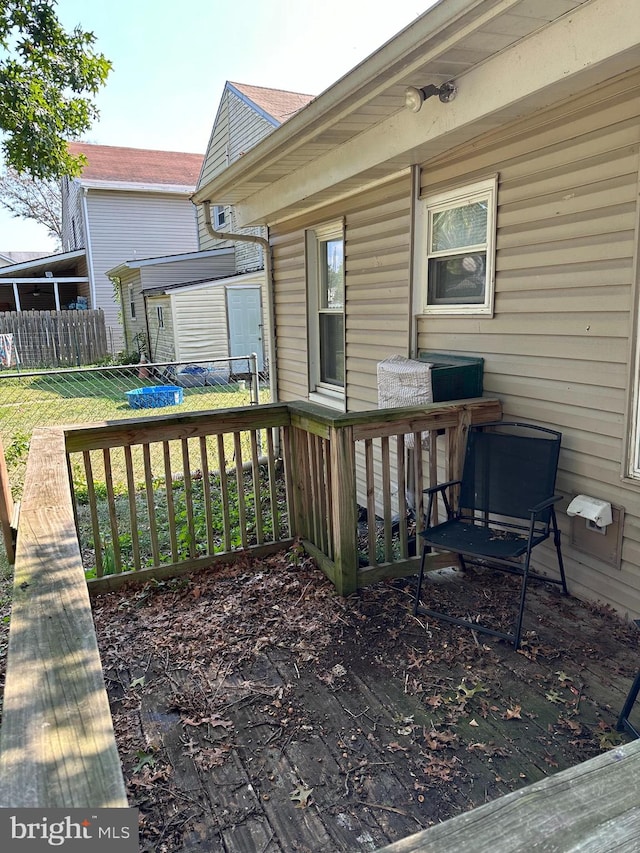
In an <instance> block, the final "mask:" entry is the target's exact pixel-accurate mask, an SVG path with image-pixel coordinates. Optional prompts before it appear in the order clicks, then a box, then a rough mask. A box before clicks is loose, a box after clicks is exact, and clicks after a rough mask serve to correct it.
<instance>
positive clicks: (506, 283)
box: [270, 73, 640, 618]
mask: <svg viewBox="0 0 640 853" xmlns="http://www.w3.org/2000/svg"><path fill="white" fill-rule="evenodd" d="M639 96H640V74H637V73H635V74H627V75H624V76H622V77H620V78H617V79H614V80H611V81H610V82H609V83H608V84H606V85H601V86H600V87H598V88H597V89H595V90H593V91H591V92H588V93H585V94H583V95H581V96H579V97H574V98H573V99H572V100H571V101H569V102H566V103H563V104H560V105H558V106H556V107H554V108H549V109H546V110H544V111H540V112H538V113H536V114H534V115H532V116H531V117H530V118H529V119H527V120H526V121H524V120H521V121H518V122H514V123H513V124H512V125H510V126H507V127H505V128H503V129H501V130H500V131H495V132H492V133H490V134H486V135H484V136H482V137H478V138H476V139H474V140H473V143H470V144H468V145H466V146H464V147H460V148H459V149H455V150H451V151H449V152H447V154H446V155H443V156H442V157H440V158H438V159H434V160H432V161H429V162H427V163H423V164H422V168H421V189H420V194H421V197H422V198H425V197H429V195H431V194H434V193H440V192H442V191H445V190H447V189H454V188H458V187H462V186H465V185H467V184H472V183H474V182H476V181H479V180H481V179H483V178H487V177H491V176H492V175H496V174H497V175H498V181H499V184H498V213H497V255H496V291H495V305H494V315H493V317H481V316H473V315H469V316H444V315H439V316H434V315H422V314H421V313H418V316H417V317H414V315H413V312H411V313H410V311H409V304H410V299H411V296H410V287H409V281H410V275H411V264H412V259H411V252H412V249H411V245H412V243H415V245H416V246H417V247H419V248H420V247H422V249H423V250H424V246H425V243H424V240H423V241H422V242H421V240H420V235H417V234H414V235H412V225H411V222H412V218H411V205H412V202H411V190H410V187H409V183H408V181H404V180H402V181H398V182H396V183H395V184H393V185H387V186H384V187H382V188H379V189H378V190H375V191H371V192H369V193H363V194H361V195H359V196H356V197H355V198H353V199H350V200H349V199H348V200H345V201H343V202H342V203H341V204H340V205H339V206H338V205H335V206H333V207H331V208H329V207H328V208H326V209H325V210H322V211H318V212H317V213H316V214H314V218H313V221H311V220H310V218H309V217H307V218H304V219H303V218H299V219H296V220H294V221H292V222H291V223H287V224H286V225H285V224H279V225H277V226H275V227H272V229H271V231H270V234H271V239H272V244H273V258H274V281H275V318H276V338H277V356H278V391H279V395H280V398H281V399H282V400H292V399H296V398H306V397H307V396H308V379H307V355H308V353H307V331H306V328H307V316H306V295H305V290H306V289H305V272H304V260H305V258H304V255H305V250H304V229H305V228H306V227H310V226H312V225H315V224H318V223H320V222H322V221H328V220H331V219H332V218H334V217H336V216H338V215H342V216H344V218H345V234H346V242H345V257H346V365H347V408H348V410H350V411H353V410H358V409H367V408H372V407H374V406H375V405H376V365H377V362H378V361H380V360H381V359H382V358H384V357H385V356H387V355H390V354H392V353H400V354H413V355H415V354H416V350H417V349H430V350H437V351H438V350H439V351H449V352H452V353H458V354H470V355H478V356H481V357H483V358H484V360H485V378H484V394H485V396H492V397H494V396H495V397H498V398H500V399H501V401H502V403H503V406H504V417H505V419H514V418H515V419H521V420H527V421H534V422H538V423H541V424H544V425H547V426H550V427H552V428H556V429H559V430H560V431H561V432H562V433H563V449H562V453H561V461H560V469H559V474H558V491H559V492H560V493H561V494H562V496H563V500H562V502H561V503H560V505H559V509H560V512H559V520H560V524H561V528H562V531H563V550H564V554H565V561H566V565H567V571H568V577H569V583H570V587H571V591H572V592H573V593H574V594H576V595H578V596H580V597H582V598H586V599H592V600H600V601H604V602H606V603H608V604H609V605H611V606H613V607H615V608H616V609H617V610H618V611H620V612H621V613H623V614H629V615H630V616H632V617H634V618H635V617H638V616H639V615H640V574H639V569H638V566H640V504H639V503H638V492H639V490H640V482H638V481H632V480H630V479H628V478H625V476H624V475H625V464H626V458H627V444H628V434H629V418H630V407H631V398H632V396H633V392H634V389H633V387H632V386H633V384H634V381H635V380H634V370H633V352H634V341H635V337H636V336H637V334H638V332H637V329H638V323H637V317H636V315H637V312H638V308H637V304H638V298H639V295H638V293H637V289H638V283H637V277H638V221H639V206H638V191H639V184H640V181H639V168H640V164H639V153H638V150H639V145H640V97H639ZM420 203H421V202H420V201H417V202H416V204H420ZM419 248H418V250H419ZM421 286H422V282H418V281H415V282H414V283H413V289H415V290H419V289H420V287H421ZM414 322H415V324H416V341H415V343H413V344H412V343H410V334H411V329H412V325H413V323H414ZM579 493H584V494H588V495H592V496H594V497H597V498H600V499H602V500H606V501H610V502H611V503H612V504H614V506H616V505H617V506H621V507H623V508H624V510H625V513H626V514H625V517H624V528H623V536H622V546H621V554H622V559H621V564H620V567H619V568H614V567H612V566H608V565H607V564H606V563H603V561H602V560H601V559H599V558H598V557H597V556H594V555H590V554H589V553H583V552H582V551H579V550H578V549H577V548H574V547H572V543H571V537H570V531H571V524H570V520H569V518H568V517H567V516H566V514H565V510H566V506H567V504H568V502H569V501H570V499H571V498H572V497H573V496H575V495H576V494H579ZM592 535H594V536H597V535H598V534H595V533H594V534H592ZM587 550H588V549H587ZM541 551H542V553H541V555H540V557H539V560H541V561H542V564H543V566H544V568H545V569H548V570H549V571H554V570H555V566H554V559H555V558H554V556H553V554H552V550H551V549H548V550H547V551H545V550H544V549H541Z"/></svg>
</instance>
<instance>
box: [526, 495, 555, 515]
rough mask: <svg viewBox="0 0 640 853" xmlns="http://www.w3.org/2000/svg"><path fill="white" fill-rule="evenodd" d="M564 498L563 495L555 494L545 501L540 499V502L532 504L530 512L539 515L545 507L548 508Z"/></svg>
mask: <svg viewBox="0 0 640 853" xmlns="http://www.w3.org/2000/svg"><path fill="white" fill-rule="evenodd" d="M561 498H562V495H553V496H552V497H550V498H547V499H546V500H544V501H540V503H539V504H536V505H535V506H532V507H531V509H530V510H529V512H530V513H531V515H539V513H541V512H542V510H543V509H548V508H549V507H550V506H553V504H554V503H557V502H558V501H559V500H560V499H561Z"/></svg>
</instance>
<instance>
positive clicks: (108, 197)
mask: <svg viewBox="0 0 640 853" xmlns="http://www.w3.org/2000/svg"><path fill="white" fill-rule="evenodd" d="M87 207H88V216H89V223H90V225H89V227H90V238H91V246H92V262H93V279H94V283H95V285H94V286H95V293H96V299H95V302H96V304H95V307H96V308H102V309H103V310H104V313H105V324H106V326H107V329H111V330H112V335H113V338H114V340H115V341H116V343H117V346H116V348H119V347H120V346H121V332H120V323H119V320H118V306H117V304H116V302H115V300H114V298H113V285H112V283H111V281H110V280H109V278H108V277H107V275H106V273H107V271H108V270H111V269H113V268H114V267H116V266H118V265H119V264H121V263H122V262H124V261H128V260H141V259H143V258H152V257H159V256H166V255H172V254H180V253H183V252H194V251H197V248H198V246H197V232H196V224H195V213H194V208H193V205H192V204H191V202H190V201H189V197H188V196H187V195H186V194H185V195H181V194H171V193H153V194H152V193H138V192H122V191H120V192H116V191H109V190H90V191H89V193H88V196H87ZM108 334H109V333H108Z"/></svg>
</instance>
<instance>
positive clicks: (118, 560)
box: [102, 447, 122, 573]
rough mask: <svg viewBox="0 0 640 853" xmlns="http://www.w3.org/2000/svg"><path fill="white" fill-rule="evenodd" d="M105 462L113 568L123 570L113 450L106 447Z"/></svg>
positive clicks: (118, 570)
mask: <svg viewBox="0 0 640 853" xmlns="http://www.w3.org/2000/svg"><path fill="white" fill-rule="evenodd" d="M102 460H103V463H104V479H105V484H106V487H107V506H108V508H109V524H110V527H111V548H112V551H113V570H114V572H116V573H119V572H121V571H122V556H121V553H120V533H119V531H118V514H117V512H116V497H115V494H114V491H113V474H112V470H111V451H110V450H109V448H108V447H105V448H104V449H103V451H102Z"/></svg>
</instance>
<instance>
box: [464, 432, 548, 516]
mask: <svg viewBox="0 0 640 853" xmlns="http://www.w3.org/2000/svg"><path fill="white" fill-rule="evenodd" d="M561 439H562V434H561V433H559V432H556V431H555V430H550V429H547V428H546V427H538V426H535V425H533V424H522V423H516V422H499V423H494V424H484V425H479V426H475V427H471V428H470V430H469V434H468V437H467V449H466V453H465V460H464V469H463V473H462V485H461V487H460V506H461V507H462V508H463V509H465V510H471V511H473V512H476V513H490V514H494V515H501V516H510V517H512V518H520V519H524V518H526V519H528V518H529V510H530V509H531V507H532V506H534V505H535V504H537V503H539V502H540V501H543V500H546V499H547V498H550V497H551V496H552V495H553V494H554V493H555V484H556V472H557V469H558V456H559V454H560V441H561ZM550 512H551V510H550V509H549V510H547V511H546V512H543V513H541V515H540V516H539V519H540V520H541V521H542V522H544V523H545V524H547V523H548V521H549V516H550Z"/></svg>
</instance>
